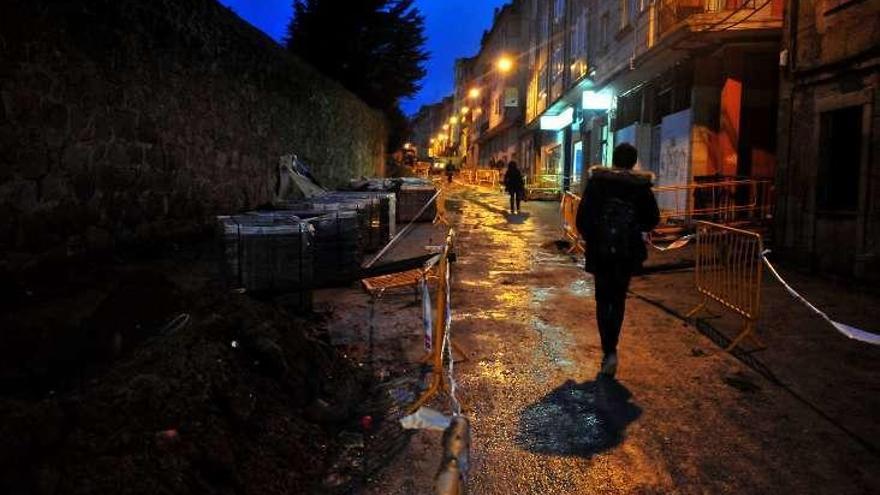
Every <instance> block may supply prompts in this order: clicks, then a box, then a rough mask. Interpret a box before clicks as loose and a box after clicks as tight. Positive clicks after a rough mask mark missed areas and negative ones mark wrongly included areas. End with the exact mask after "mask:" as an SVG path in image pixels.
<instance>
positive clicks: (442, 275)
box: [410, 229, 465, 412]
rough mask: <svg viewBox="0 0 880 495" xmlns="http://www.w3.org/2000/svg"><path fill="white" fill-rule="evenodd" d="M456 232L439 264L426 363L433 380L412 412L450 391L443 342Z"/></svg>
mask: <svg viewBox="0 0 880 495" xmlns="http://www.w3.org/2000/svg"><path fill="white" fill-rule="evenodd" d="M454 237H455V232H454V231H453V230H452V229H450V230H449V233H448V234H447V236H446V245H445V246H444V247H443V252H442V253H441V256H440V261H439V262H438V263H437V290H436V297H435V305H434V322H433V323H434V327H433V329H432V334H431V342H432V344H431V351H430V352H429V353H428V354H427V355H426V356H425V358H424V360H423V361H424V362H425V363H427V364H429V365H430V366H431V378H430V383H429V384H428V388H427V389H426V390H425V391H424V392H423V393H422V395H421V396H420V397H419V398H418V400H416V401H415V402H414V403H413V405H412V406H410V412H415V411H417V410H418V409H419V408H420V407H422V406H423V405H425V403H427V402H428V401H429V400H431V399H432V398H434V397H435V396H436V395H437V394H438V393H440V392H441V391H448V390H449V383H448V381H447V379H446V375H445V373H444V370H443V349H444V347H443V342H444V340H445V338H446V331H447V328H448V325H449V305H448V301H449V296H450V291H451V287H450V286H449V280H450V277H449V276H448V274H449V269H450V268H449V255H450V252H451V250H452V244H453V240H454ZM450 344H451V345H452V348H453V349H455V350H456V351H458V353H459V354H461V355H465V353H464V352H462V350H461V349H460V348H459V347H458V345H457V344H456V343H455V342H454V341H452V340H450Z"/></svg>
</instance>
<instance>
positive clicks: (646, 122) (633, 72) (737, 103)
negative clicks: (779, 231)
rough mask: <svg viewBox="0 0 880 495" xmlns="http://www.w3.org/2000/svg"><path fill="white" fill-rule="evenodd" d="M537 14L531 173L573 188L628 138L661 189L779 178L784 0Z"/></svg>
mask: <svg viewBox="0 0 880 495" xmlns="http://www.w3.org/2000/svg"><path fill="white" fill-rule="evenodd" d="M535 12H536V15H535V22H536V23H537V29H536V30H535V39H534V40H533V46H534V61H535V63H534V65H533V66H532V71H531V74H530V77H529V85H528V90H527V95H528V96H527V104H526V109H527V110H526V118H525V121H526V125H527V126H528V127H529V128H530V129H533V130H535V131H536V132H537V138H536V139H534V140H533V141H532V149H531V154H532V156H533V158H532V160H533V169H534V170H536V171H539V172H540V173H542V174H546V175H549V176H556V177H558V181H559V186H560V187H561V188H562V189H572V190H575V191H577V190H579V188H580V184H582V183H583V178H584V174H585V172H586V170H587V169H588V167H589V166H590V165H594V164H609V163H610V159H611V150H612V149H613V147H614V146H615V145H616V144H618V143H621V142H630V143H632V144H634V145H635V146H636V147H637V148H638V149H639V155H640V166H641V167H642V168H644V169H649V170H651V171H653V172H654V173H655V174H656V175H657V181H658V184H659V185H680V184H689V183H693V182H700V181H708V180H720V179H722V178H742V177H748V178H768V179H769V178H772V177H774V174H775V166H776V163H775V151H776V140H775V136H776V132H775V119H776V108H777V99H778V96H777V88H778V77H777V76H778V67H777V59H778V51H779V43H780V37H781V31H782V13H783V3H782V0H768V1H760V0H759V1H750V0H655V1H648V0H619V1H609V0H551V1H544V2H537V5H536V6H535ZM746 122H747V123H748V125H745V123H746ZM662 206H663V205H661V207H662Z"/></svg>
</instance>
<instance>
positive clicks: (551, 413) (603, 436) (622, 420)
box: [516, 376, 642, 458]
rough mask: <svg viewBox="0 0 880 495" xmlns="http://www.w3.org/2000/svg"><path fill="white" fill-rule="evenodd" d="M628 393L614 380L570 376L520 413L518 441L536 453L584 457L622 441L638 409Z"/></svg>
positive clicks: (601, 377) (636, 416)
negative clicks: (572, 377) (592, 379)
mask: <svg viewBox="0 0 880 495" xmlns="http://www.w3.org/2000/svg"><path fill="white" fill-rule="evenodd" d="M630 397H631V394H630V393H629V390H627V389H626V387H624V386H623V385H621V384H620V382H618V381H616V380H614V379H610V378H606V377H603V376H600V377H598V378H597V379H596V380H594V381H590V382H585V383H581V384H577V383H575V381H574V380H568V381H566V382H565V383H564V384H563V385H562V386H560V387H558V388H556V389H554V390H553V391H552V392H550V393H549V394H547V395H545V396H544V397H542V398H541V400H539V401H538V402H536V403H534V404H532V405H530V406H528V407H527V408H526V409H525V410H524V411H523V412H522V415H521V416H520V420H519V432H518V433H517V436H516V442H517V445H519V446H520V447H522V448H524V449H526V450H528V451H530V452H535V453H538V454H550V455H561V456H578V457H585V458H589V457H591V456H592V455H594V454H596V453H598V452H602V451H605V450H608V449H610V448H612V447H614V446H616V445H618V444H620V442H621V441H622V440H623V438H624V430H625V429H626V426H627V425H628V424H629V423H631V422H633V421H635V420H636V418H638V417H639V415H641V413H642V410H641V409H640V408H639V407H638V406H637V405H635V404H633V403H632V402H630Z"/></svg>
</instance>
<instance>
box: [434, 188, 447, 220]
mask: <svg viewBox="0 0 880 495" xmlns="http://www.w3.org/2000/svg"><path fill="white" fill-rule="evenodd" d="M437 189H438V190H439V191H440V193H439V194H438V195H437V199H436V200H435V201H436V205H437V213H436V214H435V216H434V225H437V224H438V223H442V224H443V225H445V226H447V227H449V220H447V219H446V188H444V187H443V184H440V185H439V186H437Z"/></svg>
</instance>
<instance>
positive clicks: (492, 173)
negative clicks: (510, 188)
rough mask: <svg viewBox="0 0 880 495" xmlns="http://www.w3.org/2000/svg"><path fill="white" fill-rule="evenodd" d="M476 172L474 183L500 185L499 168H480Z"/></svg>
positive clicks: (491, 185)
mask: <svg viewBox="0 0 880 495" xmlns="http://www.w3.org/2000/svg"><path fill="white" fill-rule="evenodd" d="M474 172H475V174H474V183H475V184H477V185H487V186H490V187H498V182H499V176H500V174H499V173H498V171H497V170H493V169H485V168H478V169H476V170H475V171H474Z"/></svg>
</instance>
